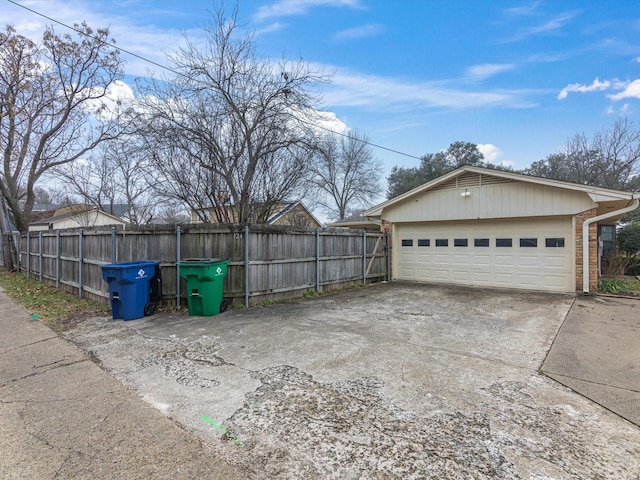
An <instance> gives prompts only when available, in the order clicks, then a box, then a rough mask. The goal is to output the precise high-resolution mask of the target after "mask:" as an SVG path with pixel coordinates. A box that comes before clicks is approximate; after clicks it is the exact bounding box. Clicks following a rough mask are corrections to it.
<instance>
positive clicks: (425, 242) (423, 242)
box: [418, 238, 430, 247]
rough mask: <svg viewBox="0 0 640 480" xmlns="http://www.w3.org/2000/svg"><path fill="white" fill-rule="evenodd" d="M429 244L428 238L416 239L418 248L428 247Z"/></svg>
mask: <svg viewBox="0 0 640 480" xmlns="http://www.w3.org/2000/svg"><path fill="white" fill-rule="evenodd" d="M429 244H430V242H429V239H428V238H419V239H418V246H419V247H428V246H429Z"/></svg>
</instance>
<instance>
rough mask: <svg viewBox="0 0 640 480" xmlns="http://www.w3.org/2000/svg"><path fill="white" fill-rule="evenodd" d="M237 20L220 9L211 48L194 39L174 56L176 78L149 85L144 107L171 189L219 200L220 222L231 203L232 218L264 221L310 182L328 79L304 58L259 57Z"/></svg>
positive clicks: (190, 197) (208, 37)
mask: <svg viewBox="0 0 640 480" xmlns="http://www.w3.org/2000/svg"><path fill="white" fill-rule="evenodd" d="M236 14H237V12H235V11H234V12H233V13H232V14H231V15H227V14H226V12H225V11H224V10H223V9H222V8H220V9H218V11H217V12H216V13H215V15H214V18H213V20H212V22H211V23H210V24H209V26H208V27H206V28H205V29H204V34H205V42H204V43H194V42H191V41H190V40H189V39H185V40H186V42H185V46H183V47H181V48H179V49H178V51H176V52H175V53H174V54H172V55H170V56H169V62H170V64H171V68H172V70H173V71H174V72H176V73H175V75H173V76H171V77H169V78H164V79H162V81H156V82H153V83H152V84H151V85H147V86H146V88H143V93H144V94H145V96H144V99H145V104H144V109H143V110H144V111H145V112H147V115H148V116H147V125H146V128H147V135H148V136H150V138H153V143H152V144H151V146H152V148H153V149H155V150H156V152H155V155H156V158H157V159H158V160H159V161H158V163H157V165H158V167H159V168H161V169H162V173H163V174H164V176H165V177H166V179H167V181H168V182H173V184H172V185H165V186H164V187H165V188H166V191H172V192H174V198H176V199H180V200H182V201H185V202H186V203H188V204H189V205H190V206H191V207H192V208H193V207H194V204H198V203H202V202H203V200H205V199H206V200H208V201H211V203H209V205H208V206H214V207H215V212H216V214H217V215H220V217H225V216H227V217H228V213H225V212H229V211H230V210H229V208H227V207H228V206H229V204H232V206H233V208H232V210H231V211H232V212H233V214H232V217H233V218H226V219H227V220H233V221H235V222H237V223H240V224H248V223H262V222H263V221H264V220H265V219H266V218H268V217H269V216H270V214H271V213H272V211H273V209H274V208H275V206H276V205H277V203H278V202H280V201H282V200H283V199H285V198H286V197H288V196H290V195H292V194H293V193H294V192H295V189H296V188H297V187H298V186H299V184H300V182H301V180H302V178H303V176H304V173H305V164H306V163H307V162H308V160H309V158H310V156H311V152H312V141H311V140H310V139H311V138H313V135H312V134H311V133H310V131H309V127H307V124H306V123H305V122H304V118H303V117H308V116H309V115H310V113H309V112H313V111H314V109H315V107H316V105H317V103H318V101H319V99H318V97H317V95H316V94H315V91H314V88H315V86H316V85H317V84H318V83H319V82H323V81H326V77H325V76H324V75H323V74H322V73H320V72H314V71H312V70H311V69H310V67H309V66H308V65H307V64H305V63H304V62H302V61H301V60H297V61H287V60H282V61H281V62H280V63H279V64H277V65H276V64H273V63H272V62H271V61H268V60H266V59H262V58H259V57H258V55H257V54H256V52H255V44H254V40H253V37H252V36H251V35H250V34H248V35H243V34H242V33H241V32H240V27H239V26H238V24H237V22H236ZM205 172H206V173H205ZM196 179H197V182H196V184H195V185H193V184H191V182H192V181H194V180H196ZM186 182H188V184H187V183H186ZM195 195H198V196H200V195H203V196H202V197H201V198H197V199H196V198H194V196H195Z"/></svg>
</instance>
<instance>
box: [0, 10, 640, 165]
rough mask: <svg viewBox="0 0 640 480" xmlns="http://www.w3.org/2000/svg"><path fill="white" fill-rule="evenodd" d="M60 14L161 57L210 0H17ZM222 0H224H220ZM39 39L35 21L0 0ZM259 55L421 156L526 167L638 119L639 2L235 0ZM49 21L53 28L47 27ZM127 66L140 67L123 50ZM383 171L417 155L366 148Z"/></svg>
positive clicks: (352, 121)
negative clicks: (475, 156) (322, 79)
mask: <svg viewBox="0 0 640 480" xmlns="http://www.w3.org/2000/svg"><path fill="white" fill-rule="evenodd" d="M15 1H17V2H18V3H20V4H22V5H25V6H28V7H29V8H32V9H34V10H37V11H39V12H41V13H43V14H46V15H48V16H51V17H53V18H55V19H57V20H60V21H62V22H65V23H74V22H80V21H83V20H86V21H87V22H88V23H89V24H90V25H91V26H109V27H110V28H111V31H112V34H113V36H114V38H115V39H116V40H117V44H118V45H119V46H121V47H122V48H125V49H127V50H130V51H133V52H135V53H137V54H139V55H142V56H145V57H148V58H150V59H152V60H154V61H156V62H159V63H165V61H164V58H163V56H162V51H170V50H171V49H172V48H174V47H175V46H176V45H177V44H178V43H179V42H180V41H181V33H182V32H186V33H187V35H189V36H190V37H192V38H197V36H198V35H199V31H198V30H199V27H201V26H202V25H203V24H204V23H206V21H207V18H208V17H209V12H211V10H212V9H213V7H214V3H213V2H212V1H211V0H182V1H177V0H15ZM227 3H228V4H231V2H227ZM0 14H1V18H2V19H3V22H4V23H11V24H13V25H14V26H15V27H16V28H17V29H18V31H19V33H22V34H24V35H27V36H32V37H33V38H37V37H38V36H39V34H40V33H41V31H42V29H43V28H44V25H45V24H46V23H47V21H46V20H45V19H43V18H41V17H38V16H37V15H34V14H33V13H30V12H28V11H26V10H24V9H21V8H19V7H17V6H15V5H12V4H11V3H9V2H8V1H7V0H0ZM239 19H240V22H241V23H243V24H246V27H247V28H248V29H252V30H254V31H255V40H256V44H257V48H258V51H259V53H260V54H261V55H263V56H265V57H272V58H274V59H279V58H281V57H282V56H283V54H284V55H285V56H292V57H297V56H300V57H302V58H303V59H304V60H305V61H307V62H309V63H311V64H314V65H316V66H320V67H322V68H325V69H326V71H328V72H333V81H332V83H331V84H329V85H326V86H325V87H324V91H323V97H324V105H323V109H325V110H327V111H329V112H333V113H334V114H335V115H336V117H337V118H338V119H339V120H340V121H342V122H344V123H345V124H346V125H347V126H348V127H350V128H353V129H358V130H360V131H362V132H364V133H366V134H367V135H368V136H369V138H370V140H371V142H373V143H375V144H379V145H382V146H385V147H388V148H390V149H394V150H399V151H401V152H405V153H407V154H409V155H413V156H416V157H419V156H421V155H424V154H426V153H433V152H437V151H438V150H441V149H446V148H447V147H448V146H449V144H450V143H452V142H454V141H457V140H461V141H468V142H473V143H477V144H479V145H481V146H482V150H483V151H484V152H485V154H486V156H487V159H489V160H491V161H493V162H495V163H501V162H505V163H507V164H510V165H512V166H513V167H514V168H517V169H519V168H525V167H526V166H528V165H529V164H531V162H534V161H537V160H540V159H542V158H544V157H546V156H547V155H549V154H551V153H554V152H556V151H558V150H559V149H560V148H561V146H562V144H563V143H564V142H565V141H566V140H567V139H568V138H569V137H571V136H573V135H574V134H576V133H583V132H584V133H585V134H587V135H588V136H589V135H591V134H592V133H593V132H594V131H596V130H600V129H602V128H605V127H609V126H611V125H612V124H613V122H614V121H615V119H616V118H617V117H618V116H621V115H623V116H627V117H628V118H630V119H631V120H633V121H634V122H635V123H636V124H637V125H638V126H640V119H639V112H640V2H636V1H631V0H608V1H569V0H563V1H552V0H549V1H522V2H510V1H506V0H501V1H491V0H474V1H463V0H460V1H454V0H450V1H445V0H431V1H429V0H240V1H239ZM57 28H60V29H61V27H57ZM125 58H126V59H127V62H128V63H127V73H128V74H129V76H128V77H127V79H132V78H134V77H135V76H141V75H145V74H146V73H147V70H148V69H149V68H153V67H150V66H149V65H145V64H144V62H141V61H140V60H138V59H135V58H127V56H126V55H125ZM374 153H375V155H376V157H377V158H379V159H380V160H381V161H382V163H383V165H384V167H385V170H386V172H388V171H389V170H390V169H391V167H392V166H394V165H399V166H405V167H410V166H415V165H417V164H418V163H419V161H418V160H415V159H412V158H409V157H405V156H401V155H397V154H394V153H391V152H388V151H385V150H381V149H374Z"/></svg>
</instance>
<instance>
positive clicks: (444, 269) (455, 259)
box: [394, 217, 575, 292]
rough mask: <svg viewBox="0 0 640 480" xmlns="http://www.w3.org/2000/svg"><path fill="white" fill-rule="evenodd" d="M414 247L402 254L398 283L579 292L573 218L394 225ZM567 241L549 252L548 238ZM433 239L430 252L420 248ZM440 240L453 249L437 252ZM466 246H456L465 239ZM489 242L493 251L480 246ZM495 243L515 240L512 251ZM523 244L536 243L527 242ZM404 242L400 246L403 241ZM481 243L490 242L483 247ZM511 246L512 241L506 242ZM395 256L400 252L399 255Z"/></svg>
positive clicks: (407, 248) (402, 236)
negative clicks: (562, 246)
mask: <svg viewBox="0 0 640 480" xmlns="http://www.w3.org/2000/svg"><path fill="white" fill-rule="evenodd" d="M394 228H395V229H396V234H397V236H399V237H400V238H402V239H412V240H413V245H414V246H411V247H402V246H401V247H397V248H398V249H400V255H399V256H398V257H396V258H399V262H398V267H397V270H398V271H397V272H395V273H394V276H395V278H399V279H409V280H424V281H434V282H447V283H455V284H460V285H481V286H499V287H509V288H525V289H535V290H549V291H560V292H570V291H574V290H575V275H574V253H573V248H571V245H573V243H574V238H573V227H572V221H571V218H570V217H565V218H547V219H519V220H509V221H498V220H493V221H490V220H479V221H474V222H448V223H447V222H434V223H427V224H400V225H395V226H394ZM557 237H559V238H564V239H565V245H566V247H565V248H552V247H546V243H545V239H546V238H557ZM418 239H429V241H430V242H429V243H430V245H429V246H428V247H426V246H421V247H417V244H418V242H417V240H418ZM436 239H443V240H444V239H446V240H447V241H448V246H446V247H443V246H438V247H436V246H435V245H436ZM465 239H466V244H467V246H457V247H456V246H454V245H455V240H463V241H462V242H460V241H459V242H458V243H463V244H464V243H465V242H464V240H465ZM475 239H488V243H489V246H478V247H476V246H475ZM496 239H511V245H512V246H511V247H508V246H505V247H497V246H496ZM520 239H535V241H534V242H523V245H525V243H526V244H529V245H530V244H532V243H533V245H534V246H530V247H529V246H522V247H521V246H520V244H521V241H520ZM398 243H399V242H398ZM479 243H485V244H486V240H485V241H484V242H482V241H481V242H479ZM506 243H507V244H508V242H506ZM394 255H395V253H394Z"/></svg>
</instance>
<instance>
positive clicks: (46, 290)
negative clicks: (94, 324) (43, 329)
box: [0, 270, 110, 333]
mask: <svg viewBox="0 0 640 480" xmlns="http://www.w3.org/2000/svg"><path fill="white" fill-rule="evenodd" d="M0 286H1V287H3V288H4V290H5V293H6V294H7V295H8V296H9V297H10V298H11V299H12V300H14V301H15V302H16V303H18V304H19V305H20V306H21V307H22V308H24V309H25V310H26V311H27V312H28V313H29V314H31V316H32V317H34V318H37V319H38V320H40V321H42V323H44V324H45V325H47V326H48V327H50V328H51V329H53V330H54V331H55V332H56V333H60V332H63V331H65V330H68V329H69V328H70V327H72V326H73V325H75V324H76V323H78V322H79V321H81V320H82V319H84V318H88V317H93V316H108V315H110V310H109V306H108V305H105V304H101V303H98V302H93V301H91V300H87V299H85V298H82V299H81V298H78V296H77V295H73V294H71V293H68V292H65V291H63V290H58V289H56V288H55V287H52V286H51V285H47V284H45V283H40V282H38V281H37V280H34V279H30V278H27V277H26V276H25V275H23V274H21V273H11V272H7V271H6V270H0Z"/></svg>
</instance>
